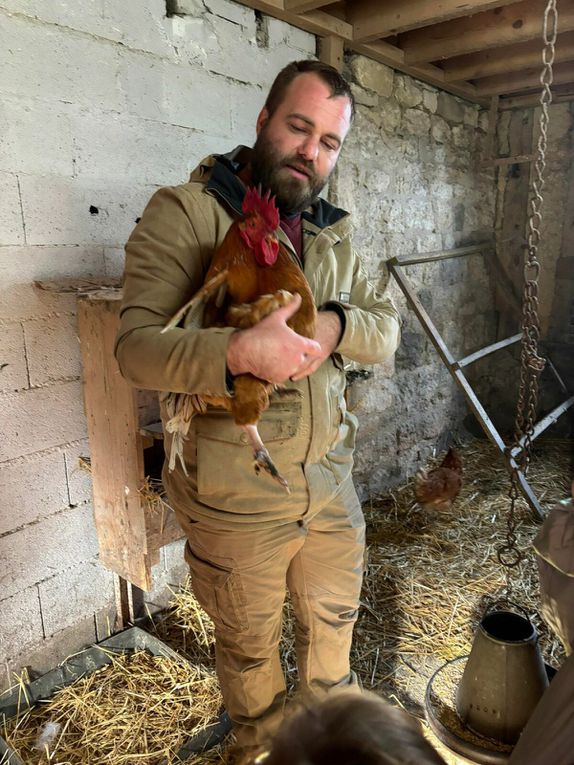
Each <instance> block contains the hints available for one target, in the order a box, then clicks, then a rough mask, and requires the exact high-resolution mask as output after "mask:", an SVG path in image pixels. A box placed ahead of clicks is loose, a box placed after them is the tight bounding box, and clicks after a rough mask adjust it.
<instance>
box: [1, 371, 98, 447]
mask: <svg viewBox="0 0 574 765" xmlns="http://www.w3.org/2000/svg"><path fill="white" fill-rule="evenodd" d="M0 411H3V412H6V413H9V417H3V420H4V422H3V423H2V430H3V434H2V439H1V440H0V462H1V461H2V460H9V459H15V458H16V457H21V456H23V455H25V454H33V453H34V452H38V451H41V450H42V449H49V448H51V447H53V446H60V445H62V444H67V443H68V442H70V441H79V440H80V439H81V438H85V437H86V420H85V417H84V412H83V407H82V386H81V383H79V382H76V381H73V382H65V383H57V384H55V385H50V386H48V387H45V388H33V389H32V390H26V391H21V392H19V393H2V394H0Z"/></svg>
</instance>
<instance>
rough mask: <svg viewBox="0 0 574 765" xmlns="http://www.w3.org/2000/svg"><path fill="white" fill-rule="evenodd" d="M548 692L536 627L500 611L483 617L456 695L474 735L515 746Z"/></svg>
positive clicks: (464, 721) (517, 615)
mask: <svg viewBox="0 0 574 765" xmlns="http://www.w3.org/2000/svg"><path fill="white" fill-rule="evenodd" d="M547 686H548V677H547V675H546V670H545V667H544V662H543V661H542V656H541V654H540V649H539V647H538V636H537V634H536V629H535V628H534V625H533V624H532V623H531V622H530V620H529V619H528V618H527V617H526V616H522V615H520V614H517V613H514V612H513V611H508V610H496V611H491V612H490V613H487V614H486V616H484V617H483V619H482V621H481V622H480V625H479V627H478V630H477V632H476V635H475V637H474V642H473V645H472V650H471V652H470V655H469V657H468V661H467V663H466V667H465V669H464V673H463V675H462V679H461V681H460V684H459V686H458V689H457V694H456V711H457V713H458V715H459V717H460V719H461V721H462V722H463V724H464V725H467V726H468V727H469V728H470V729H471V730H473V731H475V733H479V734H480V735H482V736H487V737H488V738H492V739H494V740H496V741H500V742H503V743H505V744H515V743H516V741H517V740H518V737H519V736H520V733H521V732H522V729H523V728H524V726H525V725H526V723H527V721H528V718H529V717H530V715H531V714H532V712H533V711H534V707H535V706H536V704H537V703H538V701H539V700H540V697H541V696H542V694H543V693H544V690H545V689H546V687H547Z"/></svg>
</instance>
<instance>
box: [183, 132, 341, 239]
mask: <svg viewBox="0 0 574 765" xmlns="http://www.w3.org/2000/svg"><path fill="white" fill-rule="evenodd" d="M250 155H251V149H249V148H247V147H246V146H238V147H237V148H235V149H233V151H230V152H229V153H227V154H214V155H213V156H211V157H207V158H206V159H205V160H203V161H202V162H201V163H200V164H199V166H198V167H197V169H196V170H194V171H193V172H192V174H191V178H190V180H192V181H201V182H203V183H205V184H206V188H207V190H208V191H209V192H211V193H212V194H215V195H216V196H218V197H219V198H220V199H222V200H223V201H224V202H225V203H226V204H227V206H228V207H230V208H231V210H232V211H233V212H234V213H235V214H236V215H241V214H242V212H241V205H242V204H243V197H244V196H245V186H244V185H243V182H242V181H241V180H240V179H239V178H238V177H237V174H238V173H239V172H240V170H241V168H242V167H244V166H245V165H246V164H247V162H249V157H250ZM348 215H349V213H348V212H346V211H345V210H342V209H340V208H339V207H335V206H334V205H332V204H331V203H330V202H327V200H325V199H322V198H321V197H320V198H319V199H317V201H316V202H315V203H313V205H312V206H311V207H310V208H309V209H308V210H305V211H304V212H303V214H302V216H301V217H302V219H303V220H304V221H306V222H307V223H310V224H312V226H313V227H314V228H315V229H316V230H319V231H320V230H322V229H325V228H329V227H331V226H333V225H335V224H336V223H338V222H339V221H342V220H343V219H345V218H347V217H348Z"/></svg>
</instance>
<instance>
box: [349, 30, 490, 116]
mask: <svg viewBox="0 0 574 765" xmlns="http://www.w3.org/2000/svg"><path fill="white" fill-rule="evenodd" d="M346 47H347V48H350V49H352V50H354V51H356V52H357V53H361V54H362V55H363V56H367V57H368V58H372V59H375V61H379V62H381V63H382V64H386V65H387V66H390V67H392V68H393V69H398V70H399V71H400V72H404V74H409V75H410V76H411V77H416V78H417V79H418V80H422V81H423V82H428V83H429V85H435V86H436V87H438V88H441V89H442V90H446V91H447V92H448V93H452V94H453V95H455V96H460V97H461V98H465V99H467V100H468V101H474V102H475V103H479V104H481V105H482V106H487V105H488V104H489V103H490V99H489V98H487V97H484V96H480V95H479V94H478V93H477V90H476V88H475V87H474V85H471V84H470V83H467V82H464V83H454V82H448V83H447V82H445V80H444V72H443V71H442V69H440V68H439V67H438V66H432V65H431V64H424V65H422V66H411V65H409V64H406V63H405V60H404V55H403V51H402V50H400V48H397V47H395V46H394V45H389V44H388V43H386V42H384V41H382V40H380V41H377V42H372V43H347V44H346Z"/></svg>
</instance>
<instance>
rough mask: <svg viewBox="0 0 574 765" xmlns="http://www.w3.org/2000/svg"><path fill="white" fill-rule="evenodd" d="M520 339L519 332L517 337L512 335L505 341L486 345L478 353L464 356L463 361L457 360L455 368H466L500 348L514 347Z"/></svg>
mask: <svg viewBox="0 0 574 765" xmlns="http://www.w3.org/2000/svg"><path fill="white" fill-rule="evenodd" d="M521 337H522V332H519V333H518V334H517V335H512V337H507V338H506V340H499V341H498V342H497V343H492V345H487V346H486V347H485V348H481V349H480V350H479V351H476V352H475V353H471V354H470V356H465V357H464V359H459V360H458V361H455V367H456V368H459V369H460V368H462V367H467V366H468V365H469V364H472V363H473V362H474V361H478V359H481V358H483V356H488V355H489V354H490V353H494V352H495V351H499V350H500V349H501V348H507V347H508V346H509V345H514V343H518V342H519V341H520V338H521Z"/></svg>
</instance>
